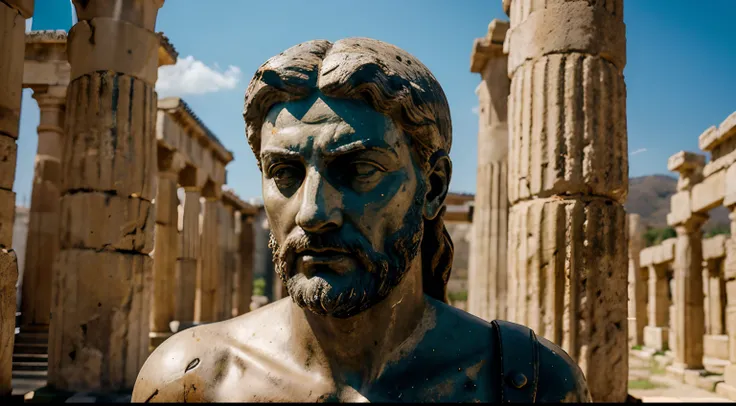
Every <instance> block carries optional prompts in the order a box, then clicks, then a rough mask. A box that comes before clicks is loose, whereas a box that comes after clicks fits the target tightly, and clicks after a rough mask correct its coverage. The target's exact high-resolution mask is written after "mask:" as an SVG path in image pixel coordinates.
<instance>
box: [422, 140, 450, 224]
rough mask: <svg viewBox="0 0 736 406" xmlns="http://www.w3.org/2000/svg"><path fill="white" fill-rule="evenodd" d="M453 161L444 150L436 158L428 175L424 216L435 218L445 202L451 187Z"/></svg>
mask: <svg viewBox="0 0 736 406" xmlns="http://www.w3.org/2000/svg"><path fill="white" fill-rule="evenodd" d="M451 176H452V162H450V157H448V156H447V154H445V153H444V152H442V154H441V155H439V156H438V157H437V158H436V159H435V160H434V165H432V169H431V170H430V171H429V175H428V176H427V192H426V194H425V195H424V211H423V214H424V217H425V218H427V219H428V220H434V218H435V217H437V215H438V214H439V212H440V209H442V205H443V204H444V203H445V198H446V197H447V192H448V190H449V188H450V178H451Z"/></svg>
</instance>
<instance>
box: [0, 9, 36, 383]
mask: <svg viewBox="0 0 736 406" xmlns="http://www.w3.org/2000/svg"><path fill="white" fill-rule="evenodd" d="M32 15H33V0H3V1H2V2H0V55H1V57H0V397H2V396H5V395H9V394H10V393H11V392H12V388H11V374H12V358H13V343H14V340H15V309H16V307H15V306H16V288H15V285H16V283H17V282H18V261H17V258H16V256H15V252H13V250H12V247H13V222H14V220H15V193H13V183H14V182H15V162H16V158H17V156H16V154H17V148H18V147H17V145H16V139H18V120H19V119H20V103H21V92H22V89H21V87H22V84H23V55H24V50H25V19H26V18H29V17H31V16H32Z"/></svg>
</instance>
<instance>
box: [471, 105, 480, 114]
mask: <svg viewBox="0 0 736 406" xmlns="http://www.w3.org/2000/svg"><path fill="white" fill-rule="evenodd" d="M472 111H473V114H476V115H477V114H478V113H480V106H475V107H473V110H472Z"/></svg>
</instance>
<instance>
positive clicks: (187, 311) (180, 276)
mask: <svg viewBox="0 0 736 406" xmlns="http://www.w3.org/2000/svg"><path fill="white" fill-rule="evenodd" d="M175 272H176V275H175V277H174V283H175V289H176V294H175V297H174V299H175V304H174V319H175V320H178V321H180V322H183V323H191V322H193V321H194V300H195V293H196V290H197V260H196V259H189V258H179V259H178V260H177V261H176V268H175Z"/></svg>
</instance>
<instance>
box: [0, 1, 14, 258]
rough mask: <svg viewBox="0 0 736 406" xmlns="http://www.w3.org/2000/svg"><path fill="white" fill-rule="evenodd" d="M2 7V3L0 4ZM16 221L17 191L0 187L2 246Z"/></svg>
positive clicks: (10, 237) (6, 244) (8, 242)
mask: <svg viewBox="0 0 736 406" xmlns="http://www.w3.org/2000/svg"><path fill="white" fill-rule="evenodd" d="M0 7H2V4H0ZM14 222H15V193H13V192H12V191H10V190H7V189H0V248H11V247H12V246H13V223H14Z"/></svg>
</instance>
